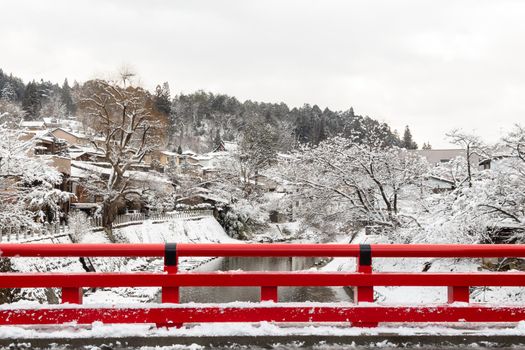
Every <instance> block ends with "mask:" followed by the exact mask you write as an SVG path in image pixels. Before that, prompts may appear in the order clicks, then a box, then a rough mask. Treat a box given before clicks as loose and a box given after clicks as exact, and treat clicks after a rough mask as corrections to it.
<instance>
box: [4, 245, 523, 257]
mask: <svg viewBox="0 0 525 350" xmlns="http://www.w3.org/2000/svg"><path fill="white" fill-rule="evenodd" d="M360 247H361V245H359V244H293V243H281V244H274V243H266V244H237V243H234V244H231V243H178V244H177V256H220V257H225V256H237V257H279V256H280V257H283V256H284V257H290V256H302V257H323V256H329V257H358V256H359V253H360ZM372 247H373V249H372V256H373V257H377V258H432V257H434V258H498V257H507V258H517V257H525V245H521V244H498V245H491V244H486V245H482V244H462V245H461V244H460V245H458V244H374V245H373V246H372ZM164 252H165V245H164V244H161V243H147V244H135V243H133V244H109V243H107V244H104V243H102V244H100V243H81V244H16V243H4V244H0V256H4V257H16V256H19V257H81V256H89V257H162V256H164Z"/></svg>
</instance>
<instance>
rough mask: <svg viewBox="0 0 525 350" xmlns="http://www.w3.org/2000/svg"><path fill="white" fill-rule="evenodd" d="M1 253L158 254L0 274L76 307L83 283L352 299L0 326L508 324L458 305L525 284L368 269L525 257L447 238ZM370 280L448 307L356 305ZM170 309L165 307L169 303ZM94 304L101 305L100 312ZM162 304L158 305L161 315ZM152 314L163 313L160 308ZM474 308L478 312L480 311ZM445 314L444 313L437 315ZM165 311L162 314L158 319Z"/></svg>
mask: <svg viewBox="0 0 525 350" xmlns="http://www.w3.org/2000/svg"><path fill="white" fill-rule="evenodd" d="M0 256H2V257H88V256H89V257H163V258H164V272H136V273H129V272H126V273H0V288H41V287H45V288H50V287H58V288H61V289H62V301H63V302H64V303H72V304H81V303H82V288H83V287H161V288H162V302H163V303H171V304H177V303H178V302H179V288H180V287H187V286H199V287H207V286H259V287H260V288H261V300H269V301H274V302H277V301H278V287H281V286H353V287H355V301H356V302H357V303H358V305H357V306H353V307H348V306H341V307H333V306H330V307H318V306H316V307H311V308H308V307H304V306H297V307H290V306H282V307H279V306H278V305H277V304H276V305H275V306H272V307H268V306H261V307H257V306H256V307H248V308H240V307H237V308H236V307H230V308H226V309H223V310H224V312H223V313H221V314H220V315H219V316H216V317H212V315H216V312H217V308H216V307H213V306H203V307H193V306H190V307H186V306H183V305H181V306H177V309H176V310H172V309H170V308H165V307H162V308H159V307H154V306H147V307H142V308H141V307H137V308H132V309H129V308H127V309H126V308H124V309H122V308H118V307H115V308H110V309H98V308H85V307H83V308H73V309H72V308H67V309H60V310H61V311H64V312H63V313H60V312H57V311H56V308H50V309H38V310H32V309H28V310H26V309H24V310H16V309H13V310H9V309H3V310H2V309H0V324H22V323H29V324H44V323H62V322H74V321H77V322H79V323H85V322H88V323H89V322H93V321H102V320H104V322H108V320H112V321H113V322H124V323H131V322H154V323H157V324H162V325H167V324H171V325H176V324H180V323H184V322H196V321H199V322H212V321H218V322H239V321H246V322H251V321H258V320H260V321H262V320H266V321H288V322H292V321H294V322H295V321H298V322H304V321H309V320H310V321H312V320H318V321H346V322H352V323H353V324H355V325H360V326H375V325H377V323H378V322H400V321H405V322H406V321H411V322H421V321H420V320H425V322H426V321H430V322H431V321H435V322H449V321H450V322H452V321H454V322H455V321H458V320H467V321H469V320H470V321H473V322H500V321H502V322H514V321H516V320H521V319H525V308H524V307H523V306H498V307H484V306H473V305H466V306H465V305H462V306H457V305H455V304H453V303H455V302H458V301H460V302H464V303H468V302H469V293H470V292H469V287H471V286H525V273H524V272H504V273H486V272H483V273H481V272H472V273H470V272H461V273H454V272H447V273H429V272H418V273H410V272H373V271H372V265H373V259H374V258H377V257H382V258H403V257H407V258H416V257H417V258H420V257H435V258H482V257H525V245H452V244H437V245H427V244H392V245H387V244H377V245H366V244H365V245H357V244H188V243H180V244H176V245H175V244H0ZM187 256H212V257H213V256H238V257H264V256H267V257H290V256H304V257H325V256H329V257H355V258H356V259H357V269H356V272H341V271H337V272H331V271H327V272H319V271H313V272H305V271H298V272H206V273H202V272H179V271H177V264H178V258H179V257H187ZM374 286H446V287H448V302H449V303H451V305H448V306H439V307H435V306H421V307H392V306H389V307H382V306H379V305H377V306H374V307H370V308H369V309H368V310H370V315H369V314H366V310H365V309H366V308H365V309H363V307H362V306H359V303H361V302H373V301H374ZM171 307H173V305H172V306H171ZM101 310H104V311H103V312H102V311H101ZM161 311H162V312H161ZM159 312H161V313H160V314H159ZM480 312H482V313H483V314H480ZM443 313H446V314H443ZM163 315H164V316H163Z"/></svg>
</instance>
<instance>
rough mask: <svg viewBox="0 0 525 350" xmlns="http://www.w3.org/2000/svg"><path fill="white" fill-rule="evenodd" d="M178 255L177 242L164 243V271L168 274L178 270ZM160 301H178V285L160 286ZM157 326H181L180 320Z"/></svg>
mask: <svg viewBox="0 0 525 350" xmlns="http://www.w3.org/2000/svg"><path fill="white" fill-rule="evenodd" d="M177 265H178V257H177V244H176V243H166V247H165V251H164V272H166V273H167V274H168V275H171V274H176V273H177V270H178V267H177ZM161 301H162V303H173V304H178V303H179V301H180V295H179V287H178V286H173V287H162V291H161ZM156 325H157V327H177V328H180V327H182V323H180V322H173V321H171V322H163V323H157V324H156Z"/></svg>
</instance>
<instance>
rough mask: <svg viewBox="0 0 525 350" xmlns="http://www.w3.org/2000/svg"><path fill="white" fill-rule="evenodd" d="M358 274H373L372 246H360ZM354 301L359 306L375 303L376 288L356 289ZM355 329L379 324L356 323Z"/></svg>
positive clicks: (354, 324)
mask: <svg viewBox="0 0 525 350" xmlns="http://www.w3.org/2000/svg"><path fill="white" fill-rule="evenodd" d="M357 272H359V273H366V274H371V273H372V247H371V246H370V244H360V245H359V255H358V257H357ZM354 301H355V302H356V303H357V304H358V303H361V302H368V303H373V302H374V287H373V286H360V287H356V288H355V289H354ZM352 325H353V326H355V327H377V325H378V323H377V322H354V323H353V324H352Z"/></svg>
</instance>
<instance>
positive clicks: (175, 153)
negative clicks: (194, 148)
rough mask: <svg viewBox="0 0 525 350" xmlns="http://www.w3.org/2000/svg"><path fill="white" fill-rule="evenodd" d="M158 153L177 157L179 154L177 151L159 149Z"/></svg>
mask: <svg viewBox="0 0 525 350" xmlns="http://www.w3.org/2000/svg"><path fill="white" fill-rule="evenodd" d="M160 153H162V154H164V155H167V156H170V157H177V156H178V155H179V154H178V153H177V152H171V151H160Z"/></svg>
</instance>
